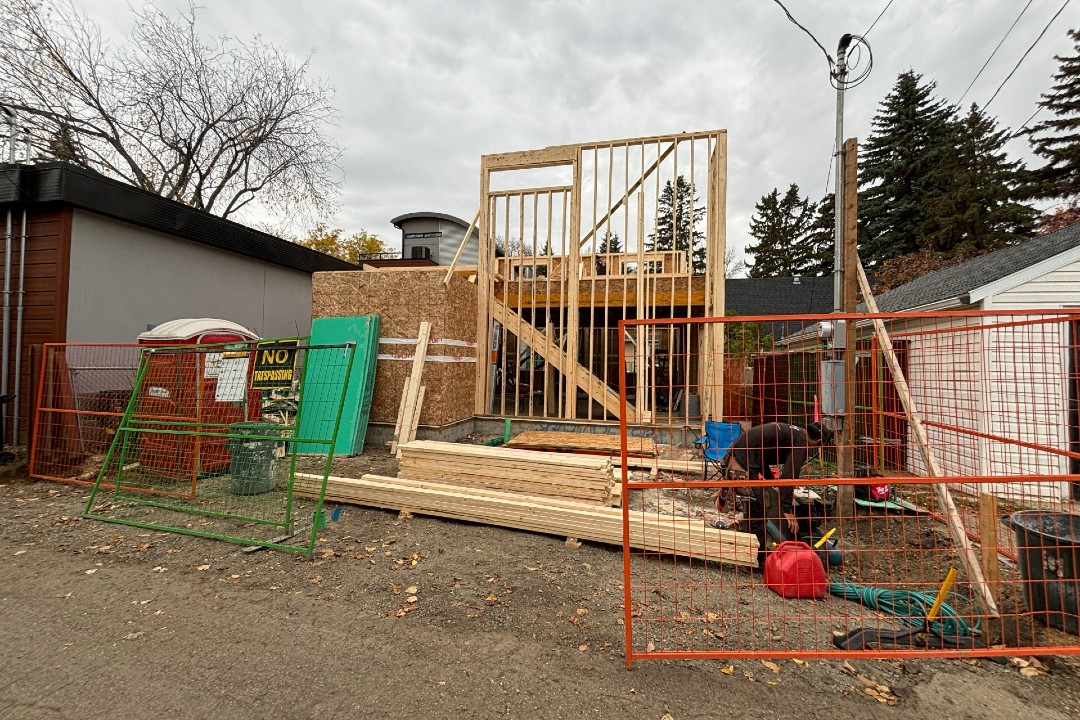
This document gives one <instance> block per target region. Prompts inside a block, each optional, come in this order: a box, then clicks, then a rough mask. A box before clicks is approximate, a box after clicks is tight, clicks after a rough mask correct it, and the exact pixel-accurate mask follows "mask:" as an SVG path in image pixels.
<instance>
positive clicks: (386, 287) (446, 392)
mask: <svg viewBox="0 0 1080 720" xmlns="http://www.w3.org/2000/svg"><path fill="white" fill-rule="evenodd" d="M444 277H445V275H443V273H437V272H424V271H413V272H408V271H395V272H385V273H381V272H370V271H353V272H325V273H315V275H314V277H313V279H312V298H311V312H312V316H313V317H315V318H321V317H350V316H354V315H378V316H379V318H380V319H379V335H380V337H383V338H411V339H415V338H416V337H417V335H418V334H419V333H420V323H421V321H424V320H426V321H427V322H429V323H431V337H432V338H443V339H447V340H467V341H469V342H475V341H476V313H477V302H476V298H477V295H476V293H477V288H476V285H475V284H473V283H470V282H468V281H467V280H465V279H464V278H461V277H458V276H456V275H455V276H454V277H451V278H450V285H449V286H446V285H444V284H443V278H444ZM415 350H416V346H415V345H385V344H384V345H380V346H379V352H381V353H384V354H385V353H392V354H395V355H403V354H409V355H412V353H413V352H415ZM428 355H429V356H430V355H450V356H455V357H476V349H475V348H462V347H454V346H450V345H431V346H429V347H428ZM411 370H412V362H411V360H380V361H379V362H378V365H377V366H376V371H375V396H374V398H373V400H372V405H371V420H372V422H383V423H393V422H395V421H396V420H397V413H398V407H399V405H400V403H401V391H402V389H403V388H404V386H405V380H406V378H408V376H409V373H410V371H411ZM421 382H422V384H423V385H424V386H425V390H424V407H423V408H422V409H421V411H420V424H421V425H445V424H447V423H452V422H457V421H459V420H464V419H466V418H470V417H472V414H473V393H474V388H475V387H476V363H472V362H468V363H453V362H427V363H425V364H424V373H423V376H422V380H421Z"/></svg>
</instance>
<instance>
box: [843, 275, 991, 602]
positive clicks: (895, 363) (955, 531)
mask: <svg viewBox="0 0 1080 720" xmlns="http://www.w3.org/2000/svg"><path fill="white" fill-rule="evenodd" d="M855 270H856V271H857V272H858V276H859V286H860V287H861V288H862V293H863V298H864V299H865V301H866V309H867V310H869V311H870V312H871V314H877V312H878V307H877V301H875V300H874V294H873V293H872V292H871V291H870V283H869V281H868V280H867V279H866V272H865V271H864V270H863V266H862V263H861V262H859V261H858V260H857V259H856V263H855ZM873 324H874V333H875V334H876V335H877V338H878V344H879V345H881V349H882V351H883V352H884V353H885V362H886V363H887V364H888V366H889V370H890V371H892V376H893V383H895V385H896V392H897V394H898V395H899V396H900V402H901V404H903V406H904V413H905V415H907V420H908V423H909V424H910V425H911V431H912V434H913V435H914V436H915V442H916V444H917V446H918V448H919V451H920V453H921V454H922V458H923V463H924V464H925V465H926V470H927V475H929V476H930V477H935V478H940V477H942V476H943V473H942V472H941V467H940V466H939V465H938V461H937V458H936V457H934V453H933V451H932V450H931V449H930V441H929V439H928V438H927V436H926V428H924V427H923V424H922V419H921V418H920V417H919V414H918V412H917V411H916V409H915V403H914V401H913V400H912V399H911V392H910V391H909V390H908V384H907V378H906V377H905V376H904V371H903V369H902V368H901V367H900V362H899V360H897V358H896V353H895V352H893V347H892V339H891V338H889V332H888V331H887V330H886V329H885V323H883V322H882V321H881V320H878V319H877V318H874V319H873ZM933 488H934V496H935V497H936V498H937V501H938V503H939V504H940V505H941V512H942V514H943V515H944V516H945V519H946V523H947V526H948V528H949V536H950V537H951V538H952V541H953V543H954V544H955V545H956V547H957V549H958V550H959V551H960V560H961V562H962V563H963V565H964V570H965V571H967V575H968V578H969V579H970V580H971V584H972V586H973V587H974V589H975V593H976V600H978V602H979V606H980V608H981V609H982V611H983V613H984V614H985V615H986V616H987V617H996V616H997V615H998V607H997V602H996V600H995V599H994V595H993V593H992V592H991V590H990V587H989V586H988V585H987V583H986V578H985V577H984V576H983V571H982V567H981V566H980V565H979V558H978V557H977V556H976V555H975V550H974V548H973V547H972V546H971V540H970V539H969V538H968V536H967V532H966V530H965V528H964V525H963V523H962V522H961V521H960V515H959V513H958V512H957V510H956V504H955V503H953V499H952V494H951V493H950V492H949V488H948V487H947V486H946V485H945V484H944V483H940V482H939V483H934V485H933Z"/></svg>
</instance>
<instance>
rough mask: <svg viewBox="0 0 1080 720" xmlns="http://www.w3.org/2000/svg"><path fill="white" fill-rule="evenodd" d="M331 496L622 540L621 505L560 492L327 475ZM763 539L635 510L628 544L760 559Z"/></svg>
mask: <svg viewBox="0 0 1080 720" xmlns="http://www.w3.org/2000/svg"><path fill="white" fill-rule="evenodd" d="M321 484H322V478H321V477H320V476H318V475H309V474H302V473H297V474H296V481H295V485H294V491H295V492H296V493H297V494H298V495H303V496H307V497H318V494H319V490H320V488H321ZM326 500H328V501H330V502H340V503H351V504H356V505H367V506H371V507H379V508H386V509H390V510H408V511H409V512H411V513H414V514H419V515H434V516H437V517H445V518H452V519H455V520H465V521H468V522H476V523H486V524H490V525H500V526H502V527H509V528H517V529H520V530H529V531H531V532H537V533H544V534H547V535H559V536H563V535H565V536H567V537H574V538H578V539H579V540H590V541H593V542H599V543H605V544H609V545H620V546H621V545H622V537H623V533H622V510H620V509H617V508H611V507H603V506H599V505H588V504H584V503H579V502H573V501H569V500H563V499H559V498H552V497H540V496H529V495H520V494H517V493H513V492H503V491H499V490H490V489H484V488H470V487H462V486H457V485H446V484H442V483H435V482H425V481H418V480H408V479H405V478H400V477H398V478H392V477H383V476H380V475H364V476H363V477H361V478H359V479H357V478H341V477H333V476H331V477H329V478H328V479H327V482H326ZM757 545H758V543H757V538H756V537H754V536H753V535H751V534H749V533H741V532H734V531H731V530H717V529H715V528H711V527H708V526H707V525H705V523H704V522H703V521H701V520H694V519H692V518H686V517H678V516H674V515H665V514H661V513H655V512H649V513H645V512H641V511H635V510H631V511H630V546H631V547H634V548H639V549H645V550H648V551H650V552H661V553H671V554H674V555H680V556H685V557H694V558H700V559H706V560H712V561H716V562H723V563H729V564H734V565H747V566H755V565H756V563H757Z"/></svg>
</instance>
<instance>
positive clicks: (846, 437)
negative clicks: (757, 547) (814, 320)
mask: <svg viewBox="0 0 1080 720" xmlns="http://www.w3.org/2000/svg"><path fill="white" fill-rule="evenodd" d="M842 161H843V165H844V172H843V182H844V187H843V201H844V202H843V206H842V207H837V208H836V211H837V212H842V213H843V234H842V240H843V243H842V247H841V250H842V252H843V257H842V259H841V266H840V267H841V288H842V298H843V300H842V309H843V311H844V312H845V313H847V314H849V315H851V314H854V313H855V308H856V302H855V297H856V295H855V294H856V290H857V288H858V272H857V270H856V268H857V267H858V262H859V256H858V252H857V250H856V238H857V236H858V217H859V213H858V208H859V178H858V167H859V143H858V141H857V140H856V139H855V138H849V139H847V140H845V141H844V148H843V157H842ZM839 330H840V329H839V328H837V332H839ZM843 332H844V341H843V342H844V349H843V350H842V351H840V352H839V353H837V355H838V356H839V358H838V359H843V361H844V408H843V409H844V414H843V416H841V421H840V426H839V432H838V433H837V437H836V474H837V477H840V478H851V477H855V359H856V353H855V340H856V333H855V320H854V319H849V320H848V321H847V322H845V323H844V328H843ZM836 500H837V508H836V514H837V518H838V520H839V525H840V529H841V530H843V528H844V520H845V518H850V517H854V513H855V486H854V485H838V486H837V494H836Z"/></svg>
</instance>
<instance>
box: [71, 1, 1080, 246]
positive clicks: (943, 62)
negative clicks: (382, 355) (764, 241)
mask: <svg viewBox="0 0 1080 720" xmlns="http://www.w3.org/2000/svg"><path fill="white" fill-rule="evenodd" d="M77 2H79V3H80V4H81V5H82V6H83V8H84V9H85V10H86V12H87V14H88V15H90V16H91V17H92V18H94V19H96V20H97V21H98V22H99V24H100V25H101V27H102V31H103V34H104V35H105V36H106V37H110V36H111V37H116V36H118V35H122V34H126V33H127V31H128V30H129V28H130V17H131V16H130V12H129V10H128V2H127V0H77ZM1063 2H1064V0H1031V2H1030V3H1028V2H1027V0H895V1H894V2H893V3H892V5H891V7H889V8H888V10H887V11H886V12H885V14H884V15H883V16H882V17H881V19H880V21H879V22H878V23H877V25H876V26H875V27H874V28H873V30H872V31H871V32H870V34H869V35H868V36H867V39H868V41H869V43H870V45H871V47H872V49H873V55H874V65H873V71H872V73H871V75H870V77H869V78H868V79H867V81H866V82H865V83H863V84H862V85H860V86H859V87H857V88H855V89H853V90H851V91H849V92H848V93H847V97H846V117H845V132H844V135H845V136H846V137H852V136H855V137H858V138H860V140H862V139H865V138H866V136H867V135H868V133H869V130H870V119H871V117H872V116H873V115H874V113H875V111H876V109H877V106H878V104H879V103H880V102H881V100H882V99H883V98H884V97H885V95H886V94H887V93H888V91H889V90H890V88H891V87H892V85H893V84H894V83H895V81H896V78H897V75H898V74H899V73H901V72H903V71H905V70H908V69H913V70H915V71H916V72H918V73H921V74H922V75H923V76H924V79H927V80H933V81H935V82H936V83H937V95H938V97H940V98H943V99H947V100H949V101H951V102H956V101H959V100H960V97H961V95H962V94H963V93H964V90H965V88H967V86H968V84H969V83H970V82H971V81H972V79H973V78H974V77H975V75H976V73H977V72H978V71H979V68H980V67H982V65H983V63H984V62H986V60H987V58H988V57H989V56H990V54H991V52H992V51H993V50H994V47H995V46H996V45H997V44H998V43H999V42H1000V41H1001V39H1002V37H1003V36H1004V35H1005V33H1006V31H1007V30H1008V28H1009V26H1010V25H1011V24H1012V23H1013V21H1014V20H1016V18H1017V15H1018V14H1019V13H1020V11H1021V10H1022V9H1023V8H1024V6H1025V5H1028V4H1029V5H1030V7H1028V8H1027V10H1026V12H1025V13H1024V15H1023V17H1022V18H1021V19H1020V21H1019V22H1018V23H1017V25H1016V27H1015V28H1014V29H1013V30H1012V33H1011V34H1010V35H1009V37H1008V39H1006V40H1005V42H1004V44H1003V45H1002V46H1001V48H1000V49H999V50H998V51H997V54H996V55H995V56H994V59H993V60H992V61H991V62H990V64H989V65H988V66H987V67H986V69H985V70H984V71H983V73H982V75H981V76H980V77H979V79H978V81H977V82H976V83H975V85H974V86H973V87H972V89H971V91H970V92H969V93H968V95H967V97H966V98H964V104H965V105H968V104H969V103H970V102H972V101H975V102H978V103H979V104H980V105H983V104H985V103H986V102H987V101H988V100H989V99H990V97H991V95H993V93H994V91H995V90H996V89H997V88H998V86H999V85H1000V84H1001V82H1002V81H1003V80H1004V79H1005V77H1006V76H1007V75H1008V74H1009V72H1010V71H1011V70H1012V69H1013V66H1014V65H1015V64H1016V63H1017V61H1018V60H1019V59H1020V57H1021V55H1023V53H1024V52H1025V51H1026V50H1027V49H1028V47H1029V46H1030V45H1031V44H1032V42H1034V41H1035V38H1036V37H1037V36H1038V35H1039V33H1040V32H1041V31H1042V30H1043V28H1044V27H1045V26H1046V24H1047V23H1048V22H1049V21H1050V18H1051V17H1052V16H1053V15H1054V13H1056V12H1057V11H1058V9H1059V8H1061V6H1062V4H1063ZM159 3H160V4H161V6H162V7H168V6H169V5H170V4H173V3H170V2H169V1H168V0H159ZM784 4H785V5H786V6H787V7H788V9H789V10H790V11H791V13H792V14H793V15H794V16H795V18H796V19H798V20H799V21H800V22H801V23H802V24H803V25H805V26H806V27H807V29H808V30H810V31H811V32H812V33H813V34H814V35H815V36H816V37H817V38H818V39H819V40H820V41H821V43H822V45H824V46H825V48H826V49H828V51H829V53H830V54H832V55H834V56H835V54H836V45H837V41H838V40H839V38H840V36H841V35H842V34H844V33H853V34H864V33H865V32H866V30H867V28H869V27H870V25H871V23H873V22H874V19H875V18H877V17H878V14H879V13H880V12H881V11H882V9H883V8H885V6H886V5H887V4H888V0H857V1H851V0H848V1H844V0H831V1H825V0H785V1H784ZM202 5H204V7H203V8H202V9H201V10H200V11H199V18H200V20H199V24H200V26H201V27H202V29H203V31H204V32H205V33H207V34H211V35H220V34H222V33H229V34H231V35H234V36H236V37H239V38H247V37H250V36H252V35H255V34H259V35H262V36H263V37H264V38H265V39H266V40H268V41H270V42H272V43H274V44H275V45H277V46H279V47H281V48H283V49H286V50H288V51H289V52H291V53H293V54H295V55H296V56H297V57H298V58H302V57H305V56H306V55H307V54H308V53H311V52H314V56H313V58H312V72H313V73H315V74H317V75H319V76H322V77H324V78H326V79H327V80H328V81H329V82H330V84H331V85H333V87H334V88H335V91H336V106H337V108H338V110H339V112H340V120H339V125H338V127H337V128H336V135H337V139H338V141H339V142H340V143H341V144H342V145H343V146H344V148H345V152H344V156H343V157H342V160H341V167H342V181H343V193H342V196H341V198H340V210H339V212H338V213H337V215H336V216H335V217H332V218H327V220H328V222H329V224H330V225H331V226H338V227H342V228H344V229H345V230H346V231H347V232H349V233H352V232H355V231H357V230H359V229H360V228H365V229H367V230H368V231H369V232H373V233H375V234H377V235H379V236H380V237H382V238H383V239H385V240H387V241H388V243H389V244H390V245H391V246H392V247H394V248H396V249H399V248H400V242H401V240H400V231H398V230H397V229H396V228H394V226H393V225H392V224H391V223H390V219H391V218H393V217H395V216H397V215H399V214H402V213H406V212H414V211H420V210H430V211H437V212H444V213H450V214H452V215H456V216H458V217H460V218H462V219H464V220H465V221H466V222H468V221H469V220H471V219H472V216H473V215H474V214H475V212H476V208H477V198H478V195H479V163H480V156H481V155H483V154H488V153H496V152H505V151H512V150H527V149H533V148H541V147H545V146H548V145H561V144H568V143H578V142H587V141H597V140H609V139H617V138H624V137H637V136H644V135H658V134H666V133H674V132H682V131H692V130H713V129H721V128H724V129H727V130H728V152H729V165H728V218H727V222H728V242H729V244H730V245H733V246H735V247H738V248H740V249H741V248H742V247H744V246H745V245H746V244H747V241H748V240H749V239H750V238H749V235H748V224H749V220H750V217H751V216H752V215H753V212H754V204H755V203H756V202H757V201H758V199H760V197H761V196H762V195H763V194H765V193H767V192H769V191H770V190H772V188H774V187H780V188H781V189H785V188H786V187H787V185H788V183H792V182H795V183H798V185H799V187H800V188H801V189H802V191H803V194H804V195H808V196H809V197H810V198H811V199H813V200H817V199H820V197H821V196H822V195H823V194H824V191H825V188H826V178H827V175H828V170H829V163H830V155H831V153H832V147H833V138H834V135H835V120H836V117H835V107H836V92H835V90H833V88H832V87H831V86H830V84H829V78H828V66H827V63H826V60H825V58H824V55H823V54H822V52H821V50H820V49H819V48H818V47H816V46H815V45H814V43H813V41H812V40H811V39H810V38H809V37H808V36H807V35H806V34H804V33H803V32H802V31H801V30H800V29H799V28H797V27H796V26H795V25H793V24H792V23H791V22H789V21H788V19H787V17H786V16H785V15H784V12H783V10H781V8H780V7H779V6H778V5H777V4H776V3H775V2H772V1H771V0H723V1H722V2H721V1H720V0H711V1H701V2H694V1H684V2H680V3H674V2H646V1H644V0H627V1H622V2H618V1H615V0H594V1H579V2H571V1H570V0H548V1H540V0H533V1H531V2H510V1H502V2H497V1H494V0H489V1H479V0H470V1H468V2H466V1H465V0H457V1H451V0H444V1H442V2H439V1H436V0H410V1H406V0H399V1H397V2H390V1H389V0H385V1H384V0H308V1H307V2H297V1H296V0H202ZM1077 26H1080V3H1074V4H1071V5H1069V6H1068V7H1066V9H1065V11H1064V12H1062V13H1061V15H1060V17H1058V19H1057V20H1056V21H1055V22H1054V23H1053V25H1051V26H1050V29H1049V30H1048V31H1047V33H1046V36H1045V37H1043V39H1042V40H1041V41H1040V42H1039V43H1038V45H1037V46H1036V47H1035V49H1034V50H1033V51H1032V52H1031V54H1030V55H1029V56H1028V57H1027V59H1026V60H1025V61H1024V62H1023V64H1022V65H1021V66H1020V69H1019V70H1018V71H1017V72H1016V74H1015V75H1014V76H1013V77H1012V79H1011V80H1009V82H1008V83H1007V84H1006V85H1005V87H1004V89H1003V90H1002V91H1001V93H1000V94H999V95H998V97H997V98H996V99H995V100H994V102H993V104H992V105H990V107H989V111H990V113H991V114H993V115H996V116H997V117H998V119H999V121H1000V123H1002V124H1003V125H1005V126H1010V127H1014V128H1015V127H1019V126H1020V125H1021V124H1023V123H1024V122H1025V121H1026V120H1027V119H1028V117H1029V116H1030V115H1031V114H1032V113H1033V112H1035V110H1036V105H1035V103H1036V102H1037V101H1038V99H1039V95H1040V94H1041V93H1044V92H1046V91H1047V90H1048V88H1049V86H1050V83H1051V77H1050V76H1051V74H1052V73H1054V72H1055V71H1056V70H1057V67H1058V65H1057V62H1056V61H1055V60H1054V59H1053V56H1054V55H1068V54H1070V53H1071V51H1072V44H1071V43H1070V42H1069V40H1068V38H1067V36H1066V30H1067V29H1068V28H1070V27H1077ZM863 61H864V62H865V57H864V58H863ZM1042 117H1045V116H1044V115H1041V116H1040V118H1037V120H1038V119H1041V118H1042ZM1010 150H1011V152H1012V153H1013V155H1014V156H1019V157H1023V158H1025V159H1030V158H1031V155H1030V153H1029V152H1028V148H1027V144H1026V141H1014V142H1013V143H1012V144H1011V145H1010ZM831 187H832V186H831V183H830V188H831Z"/></svg>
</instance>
